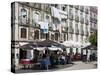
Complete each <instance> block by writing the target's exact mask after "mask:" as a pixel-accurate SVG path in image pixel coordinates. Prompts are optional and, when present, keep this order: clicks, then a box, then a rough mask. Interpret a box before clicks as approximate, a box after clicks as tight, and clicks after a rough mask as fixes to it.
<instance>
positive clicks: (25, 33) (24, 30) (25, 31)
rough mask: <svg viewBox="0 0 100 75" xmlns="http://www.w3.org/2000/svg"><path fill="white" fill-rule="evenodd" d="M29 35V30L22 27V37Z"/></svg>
mask: <svg viewBox="0 0 100 75" xmlns="http://www.w3.org/2000/svg"><path fill="white" fill-rule="evenodd" d="M26 37H27V30H26V28H21V38H26Z"/></svg>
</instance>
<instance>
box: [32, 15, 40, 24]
mask: <svg viewBox="0 0 100 75" xmlns="http://www.w3.org/2000/svg"><path fill="white" fill-rule="evenodd" d="M33 18H34V21H35V22H36V23H38V21H39V14H38V13H35V14H34V17H33Z"/></svg>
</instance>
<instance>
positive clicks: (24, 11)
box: [20, 8, 27, 24]
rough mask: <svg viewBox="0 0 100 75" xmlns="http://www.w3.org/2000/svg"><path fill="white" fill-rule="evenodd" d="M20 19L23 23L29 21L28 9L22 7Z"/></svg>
mask: <svg viewBox="0 0 100 75" xmlns="http://www.w3.org/2000/svg"><path fill="white" fill-rule="evenodd" d="M20 21H21V23H22V24H26V23H27V10H26V9H24V8H22V9H21V16H20Z"/></svg>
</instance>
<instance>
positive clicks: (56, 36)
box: [55, 33, 59, 41]
mask: <svg viewBox="0 0 100 75" xmlns="http://www.w3.org/2000/svg"><path fill="white" fill-rule="evenodd" d="M58 37H59V34H58V33H55V40H56V41H58Z"/></svg>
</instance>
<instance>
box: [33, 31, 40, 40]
mask: <svg viewBox="0 0 100 75" xmlns="http://www.w3.org/2000/svg"><path fill="white" fill-rule="evenodd" d="M36 39H39V30H35V31H34V40H36Z"/></svg>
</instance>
